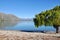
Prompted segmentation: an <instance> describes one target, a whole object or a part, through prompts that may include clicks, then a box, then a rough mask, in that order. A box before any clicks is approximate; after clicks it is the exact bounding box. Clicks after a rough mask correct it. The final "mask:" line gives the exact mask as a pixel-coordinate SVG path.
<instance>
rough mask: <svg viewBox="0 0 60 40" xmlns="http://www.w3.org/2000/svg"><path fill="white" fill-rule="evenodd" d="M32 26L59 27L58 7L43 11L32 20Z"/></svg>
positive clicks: (59, 14) (59, 11) (59, 13)
mask: <svg viewBox="0 0 60 40" xmlns="http://www.w3.org/2000/svg"><path fill="white" fill-rule="evenodd" d="M34 24H35V26H36V27H39V26H42V25H45V26H53V25H59V26H60V6H56V7H54V8H53V9H51V10H46V11H43V12H41V13H39V14H37V15H35V18H34Z"/></svg>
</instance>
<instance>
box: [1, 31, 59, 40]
mask: <svg viewBox="0 0 60 40" xmlns="http://www.w3.org/2000/svg"><path fill="white" fill-rule="evenodd" d="M0 40H60V33H58V34H57V33H52V34H49V33H39V32H21V31H12V30H0Z"/></svg>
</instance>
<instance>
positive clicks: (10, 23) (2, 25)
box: [0, 21, 18, 28]
mask: <svg viewBox="0 0 60 40" xmlns="http://www.w3.org/2000/svg"><path fill="white" fill-rule="evenodd" d="M17 23H18V21H0V28H5V27H14V26H15V25H16V24H17Z"/></svg>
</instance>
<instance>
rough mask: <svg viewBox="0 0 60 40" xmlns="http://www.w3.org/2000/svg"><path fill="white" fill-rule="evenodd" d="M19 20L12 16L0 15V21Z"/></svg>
mask: <svg viewBox="0 0 60 40" xmlns="http://www.w3.org/2000/svg"><path fill="white" fill-rule="evenodd" d="M19 20H20V18H18V17H16V16H15V15H12V14H5V13H0V21H19Z"/></svg>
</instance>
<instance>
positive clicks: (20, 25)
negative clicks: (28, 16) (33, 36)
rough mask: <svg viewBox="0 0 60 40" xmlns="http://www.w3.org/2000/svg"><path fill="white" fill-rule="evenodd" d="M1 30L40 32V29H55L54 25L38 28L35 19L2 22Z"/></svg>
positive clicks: (0, 23)
mask: <svg viewBox="0 0 60 40" xmlns="http://www.w3.org/2000/svg"><path fill="white" fill-rule="evenodd" d="M0 29H1V30H21V31H27V32H40V31H55V28H53V27H52V26H41V27H38V28H36V27H35V25H34V22H33V21H20V22H7V21H4V22H0Z"/></svg>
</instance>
